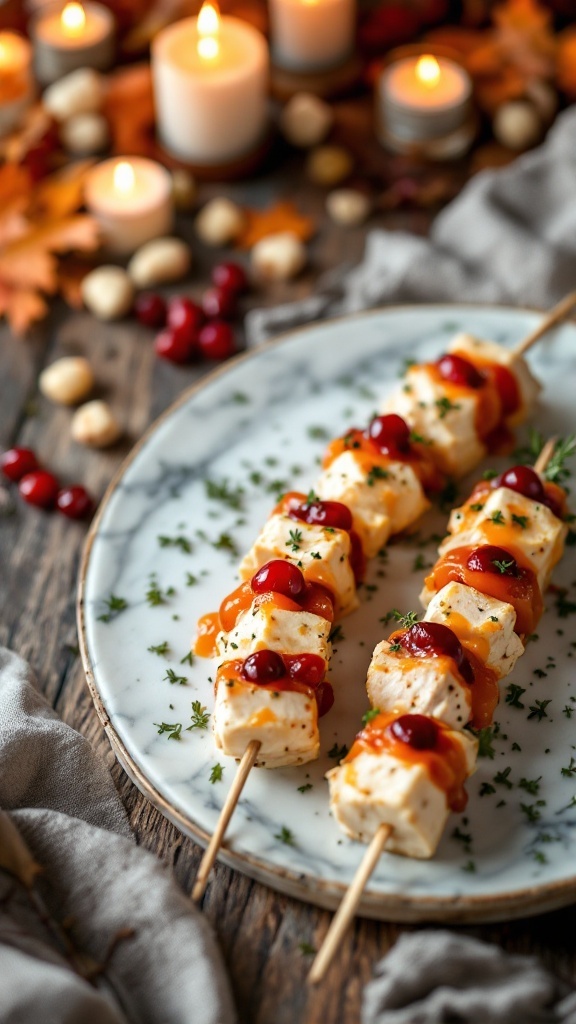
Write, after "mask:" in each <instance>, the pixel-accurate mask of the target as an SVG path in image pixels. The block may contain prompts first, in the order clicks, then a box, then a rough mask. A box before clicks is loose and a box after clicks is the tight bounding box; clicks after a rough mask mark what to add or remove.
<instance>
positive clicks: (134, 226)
mask: <svg viewBox="0 0 576 1024" xmlns="http://www.w3.org/2000/svg"><path fill="white" fill-rule="evenodd" d="M85 200H86V206H87V207H88V210H89V211H90V213H91V214H92V215H93V217H95V218H96V220H97V221H98V223H99V225H100V230H101V234H102V241H103V243H104V245H105V247H106V248H107V249H108V250H109V251H110V252H113V253H116V254H118V255H122V256H127V255H129V254H130V253H133V252H135V250H136V249H138V248H139V247H140V246H141V245H144V243H145V242H149V241H151V239H153V238H159V237H160V236H161V235H166V234H170V232H171V230H172V225H173V220H174V210H173V203H172V179H171V177H170V175H169V173H168V171H167V170H166V169H165V168H164V167H162V166H161V165H160V164H158V163H156V162H155V161H154V160H146V159H144V157H129V158H121V159H115V160H105V161H104V162H103V163H101V164H98V165H97V166H96V167H94V168H93V169H92V170H91V171H90V172H89V174H88V177H87V179H86V188H85Z"/></svg>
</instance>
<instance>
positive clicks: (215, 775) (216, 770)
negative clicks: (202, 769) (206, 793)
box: [208, 764, 224, 785]
mask: <svg viewBox="0 0 576 1024" xmlns="http://www.w3.org/2000/svg"><path fill="white" fill-rule="evenodd" d="M223 774H224V766H223V765H221V764H213V765H212V768H211V769H210V775H209V776H208V780H209V782H211V783H212V785H214V783H215V782H222V776H223Z"/></svg>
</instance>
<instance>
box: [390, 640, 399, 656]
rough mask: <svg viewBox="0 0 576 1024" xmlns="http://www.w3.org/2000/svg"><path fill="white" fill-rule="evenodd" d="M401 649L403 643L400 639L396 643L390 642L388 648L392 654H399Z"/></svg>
mask: <svg viewBox="0 0 576 1024" xmlns="http://www.w3.org/2000/svg"><path fill="white" fill-rule="evenodd" d="M401 650H402V644H401V643H398V641H396V643H394V644H390V647H389V648H388V651H389V652H392V654H398V652H399V651H401Z"/></svg>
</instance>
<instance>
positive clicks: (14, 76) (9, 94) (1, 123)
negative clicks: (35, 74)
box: [0, 32, 34, 135]
mask: <svg viewBox="0 0 576 1024" xmlns="http://www.w3.org/2000/svg"><path fill="white" fill-rule="evenodd" d="M31 65H32V49H31V46H30V44H29V42H28V40H27V39H24V38H23V37H22V36H19V35H17V34H16V32H0V135H6V134H7V133H8V132H11V131H13V130H14V129H15V128H17V127H18V125H19V123H20V121H21V119H22V117H23V115H24V113H25V111H26V110H27V108H28V107H29V106H30V103H31V102H32V99H33V96H34V80H33V78H32V70H31Z"/></svg>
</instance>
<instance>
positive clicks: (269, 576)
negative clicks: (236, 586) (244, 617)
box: [250, 558, 306, 598]
mask: <svg viewBox="0 0 576 1024" xmlns="http://www.w3.org/2000/svg"><path fill="white" fill-rule="evenodd" d="M250 586H251V587H252V590H253V591H254V593H256V594H265V593H267V592H269V591H271V590H273V591H274V592H275V593H277V594H284V596H285V597H292V598H294V597H300V595H302V594H303V593H304V591H305V589H306V581H305V579H304V576H303V575H302V573H301V571H300V569H299V568H298V566H297V565H293V564H292V562H286V561H284V559H282V558H273V559H272V561H271V562H266V565H263V566H262V568H261V569H258V572H257V573H255V574H254V576H253V577H252V580H251V581H250Z"/></svg>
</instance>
